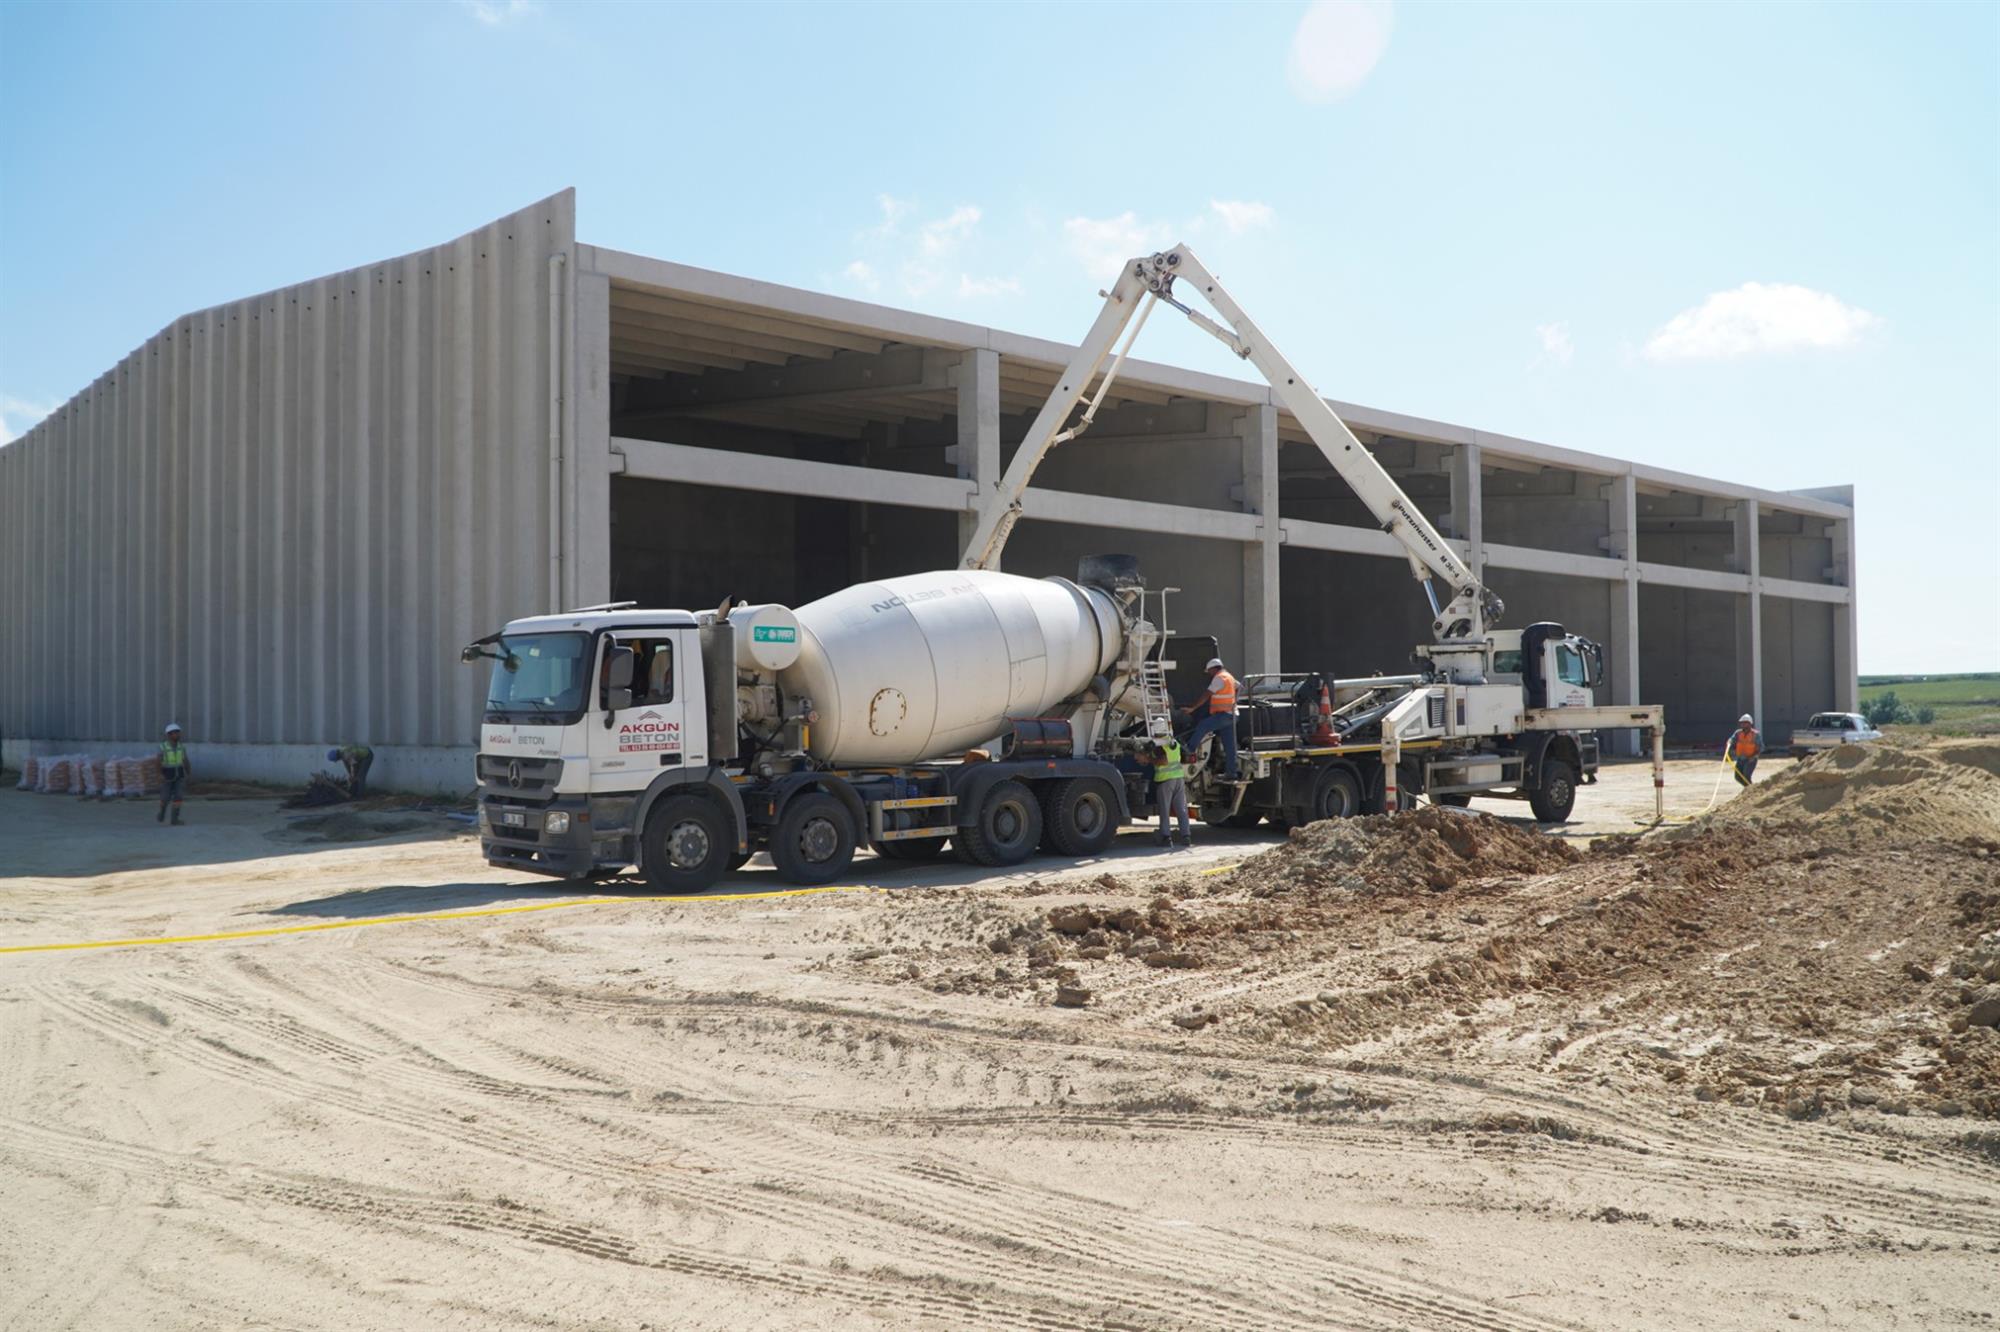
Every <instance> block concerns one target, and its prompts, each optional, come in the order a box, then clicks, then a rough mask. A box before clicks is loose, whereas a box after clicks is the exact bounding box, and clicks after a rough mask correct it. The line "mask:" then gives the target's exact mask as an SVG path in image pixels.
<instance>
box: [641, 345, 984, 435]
mask: <svg viewBox="0 0 2000 1332" xmlns="http://www.w3.org/2000/svg"><path fill="white" fill-rule="evenodd" d="M954 360H955V358H953V357H951V356H949V355H948V354H946V353H942V352H938V351H935V350H932V349H929V348H924V347H891V348H890V349H889V350H887V351H885V352H883V353H882V354H881V355H879V356H870V355H867V354H865V353H862V352H840V353H838V354H836V355H834V356H833V357H831V358H829V359H827V360H824V361H804V362H793V363H791V364H789V365H781V366H760V367H757V368H755V369H744V370H738V371H736V372H734V373H725V374H706V375H701V376H698V377H694V378H690V379H687V380H680V381H671V382H670V381H665V380H662V381H660V382H658V383H653V384H643V385H635V386H634V387H633V390H632V396H631V398H630V400H629V401H628V402H627V404H626V408H627V410H626V415H627V416H634V417H642V418H643V417H647V416H675V415H686V414H688V413H689V412H692V411H698V410H700V409H704V408H711V409H712V408H727V407H735V406H742V405H745V404H748V405H755V406H762V405H765V404H767V403H769V404H783V405H791V406H809V405H813V404H820V403H836V402H841V401H844V400H846V399H850V398H870V397H876V396H879V395H880V394H883V393H887V392H896V391H899V390H919V391H934V390H939V389H944V388H947V387H949V386H950V384H949V375H950V372H951V369H952V365H953V362H954Z"/></svg>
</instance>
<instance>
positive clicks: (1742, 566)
mask: <svg viewBox="0 0 2000 1332" xmlns="http://www.w3.org/2000/svg"><path fill="white" fill-rule="evenodd" d="M1735 518H1736V553H1735V561H1734V563H1735V565H1736V572H1738V573H1741V574H1748V575H1749V576H1750V593H1749V595H1748V596H1746V597H1744V598H1743V600H1742V602H1741V603H1739V604H1738V606H1737V610H1736V696H1737V698H1738V699H1739V700H1740V702H1739V703H1738V704H1737V706H1738V707H1741V708H1743V709H1745V710H1746V711H1747V712H1749V714H1750V715H1751V716H1753V717H1755V718H1756V719H1757V725H1758V726H1759V727H1762V726H1763V725H1764V722H1765V718H1764V585H1763V573H1762V564H1761V562H1760V560H1759V558H1758V553H1757V547H1758V535H1757V502H1756V501H1755V500H1740V501H1738V502H1737V504H1736V514H1735Z"/></svg>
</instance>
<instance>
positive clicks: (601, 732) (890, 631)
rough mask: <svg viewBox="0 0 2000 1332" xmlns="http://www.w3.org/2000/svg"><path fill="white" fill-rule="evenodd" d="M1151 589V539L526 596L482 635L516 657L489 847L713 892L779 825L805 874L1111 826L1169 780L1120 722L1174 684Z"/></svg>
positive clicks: (803, 878) (995, 859)
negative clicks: (905, 567)
mask: <svg viewBox="0 0 2000 1332" xmlns="http://www.w3.org/2000/svg"><path fill="white" fill-rule="evenodd" d="M1146 603H1147V593H1146V591H1145V588H1144V584H1143V581H1142V580H1141V579H1140V578H1139V577H1138V575H1137V572H1136V569H1135V568H1134V567H1133V566H1132V562H1131V561H1129V560H1125V559H1122V558H1120V557H1104V558H1101V559H1096V560H1087V561H1085V562H1084V566H1083V568H1082V569H1080V570H1079V576H1078V578H1077V579H1075V580H1071V579H1067V578H1046V579H1036V578H1022V577H1018V576H1016V575H1013V574H1005V573H993V572H984V571H963V570H947V571H943V572H939V573H927V574H915V575H911V576H909V577H904V578H891V579H885V580H883V581H881V582H875V583H864V584H860V585H857V586H854V587H849V588H846V589H844V590H843V591H840V592H837V593H835V594H834V595H832V596H829V597H825V598H822V599H821V600H818V601H815V602H812V603H810V604H809V605H805V606H801V607H799V608H798V609H797V610H796V611H794V610H790V609H787V608H786V607H783V606H776V605H744V606H731V605H729V604H727V603H725V604H724V605H723V606H721V607H718V608H717V609H715V610H713V611H703V612H688V611H681V610H643V609H639V608H637V607H634V606H631V605H628V604H617V605H604V606H593V607H588V608H586V609H582V610H577V611H571V612H566V613H564V614H561V615H546V616H537V617H534V618H529V619H522V620H516V621H514V622H513V623H511V624H509V625H507V626H506V627H505V628H504V629H502V630H500V631H499V632H498V633H494V634H490V635H488V636H486V637H485V638H482V639H479V640H478V641H477V642H474V643H472V644H469V645H468V646H467V647H466V648H465V651H464V654H463V656H464V659H465V660H466V661H468V662H477V661H479V660H481V659H485V658H490V659H491V660H492V666H491V668H490V670H491V674H490V683H489V688H488V691H487V697H486V703H485V714H484V718H483V722H482V725H481V730H480V745H479V755H478V759H477V763H478V777H479V784H480V800H479V823H480V835H481V844H482V847H483V849H484V851H485V855H486V858H487V860H488V861H489V862H490V863H492V864H495V865H502V866H507V867H510V868H517V869H524V870H531V871H536V872H540V873H546V874H556V875H562V876H565V877H573V878H581V877H587V876H589V875H591V874H593V873H597V872H601V871H605V870H615V869H619V868H623V867H624V866H626V865H631V864H637V865H638V866H639V867H640V868H641V870H642V871H643V872H644V874H645V875H646V877H647V879H648V880H649V881H650V882H651V883H652V884H653V885H654V886H655V887H657V888H659V889H660V890H662V891H670V892H693V891H700V890H701V889H703V888H706V887H708V886H709V885H710V884H711V883H713V882H714V881H715V879H716V878H717V877H718V876H720V875H721V874H723V873H725V872H726V871H728V870H731V869H734V868H736V867H738V866H740V865H742V864H743V862H744V861H745V860H747V859H748V858H749V856H750V855H751V854H752V853H753V852H754V851H756V850H760V849H762V850H767V851H768V852H769V853H770V857H771V861H772V863H773V865H775V866H776V868H777V870H778V872H779V874H780V876H781V877H783V878H784V879H786V880H788V881H790V882H794V883H803V884H814V883H825V882H827V881H829V880H831V879H833V878H836V877H838V876H839V875H840V874H842V873H844V872H845V871H846V869H847V867H848V864H849V863H850V862H851V861H852V859H853V857H854V853H855V850H856V848H857V847H859V846H862V845H868V846H872V847H874V848H875V850H876V851H878V852H879V853H881V854H882V855H885V856H889V857H892V858H896V859H903V860H915V859H922V858H927V857H930V856H934V855H936V854H938V852H939V851H941V850H942V849H943V848H944V847H945V845H946V843H947V839H949V842H950V844H951V845H952V846H953V847H954V848H955V849H956V850H957V852H958V854H959V855H960V857H961V858H963V859H965V860H967V861H970V862H972V863H976V864H982V865H1010V864H1014V863H1017V862H1018V861H1021V860H1023V859H1025V858H1026V857H1027V856H1028V855H1030V854H1031V853H1033V852H1034V851H1035V850H1036V849H1037V848H1047V849H1049V850H1053V851H1056V852H1060V853H1062V854H1066V855H1089V854H1092V853H1094V852H1098V851H1102V850H1103V849H1105V848H1106V847H1107V846H1109V845H1110V843H1111V839H1112V837H1113V836H1114V835H1115V834H1116V832H1117V830H1118V827H1119V825H1121V824H1122V823H1124V822H1125V821H1126V820H1127V819H1128V818H1129V817H1130V816H1131V813H1132V807H1133V798H1132V794H1131V793H1132V792H1133V791H1134V790H1135V789H1137V790H1138V791H1139V792H1141V794H1142V796H1143V792H1144V790H1145V788H1144V786H1143V774H1142V773H1141V772H1140V770H1139V766H1138V765H1137V764H1136V763H1134V762H1132V761H1131V758H1130V754H1131V752H1132V750H1133V749H1134V748H1135V747H1136V744H1137V743H1138V742H1137V741H1135V740H1131V739H1119V737H1121V736H1125V735H1126V734H1127V733H1129V732H1132V731H1134V730H1135V729H1136V730H1138V731H1139V732H1140V733H1141V734H1143V722H1144V718H1145V712H1146V706H1147V703H1148V700H1149V698H1150V699H1151V700H1152V701H1153V702H1154V703H1156V704H1157V703H1158V699H1157V697H1154V696H1152V695H1148V694H1147V693H1146V691H1145V690H1144V689H1143V688H1141V687H1140V681H1141V680H1142V679H1143V677H1144V676H1145V675H1146V673H1147V667H1146V666H1145V663H1146V662H1147V660H1148V659H1149V657H1150V656H1151V655H1153V654H1154V649H1155V648H1156V647H1157V644H1158V641H1159V633H1158V631H1157V630H1156V629H1155V628H1154V627H1153V625H1152V624H1151V623H1150V622H1149V621H1148V620H1147V619H1146V617H1145V610H1146ZM1121 756H1122V757H1121Z"/></svg>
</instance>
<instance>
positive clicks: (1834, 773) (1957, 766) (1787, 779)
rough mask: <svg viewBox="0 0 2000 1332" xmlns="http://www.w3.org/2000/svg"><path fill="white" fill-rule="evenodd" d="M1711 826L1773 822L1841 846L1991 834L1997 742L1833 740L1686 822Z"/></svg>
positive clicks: (1998, 812)
mask: <svg viewBox="0 0 2000 1332" xmlns="http://www.w3.org/2000/svg"><path fill="white" fill-rule="evenodd" d="M1711 827H1747V828H1755V829H1763V830H1776V829H1780V828H1782V829H1787V830H1791V831H1796V832H1798V833H1801V834H1804V835H1809V836H1811V837H1813V838H1816V839H1819V840H1822V841H1837V842H1842V843H1846V844H1849V845H1858V844H1862V843H1868V842H1884V843H1887V842H1910V841H1926V840H1935V839H1947V840H1957V839H1962V838H1966V837H1981V838H1987V839H2000V741H1995V740H1961V741H1951V742H1946V743H1944V744H1938V745H1929V746H1922V747H1919V746H1912V745H1903V744H1898V743H1895V742H1892V741H1882V742H1878V743H1875V744H1869V745H1841V746H1839V747H1837V748H1835V749H1830V750H1827V751H1825V752H1824V753H1820V754H1815V755H1813V756H1812V757H1811V758H1809V759H1807V760H1805V761H1804V762H1802V763H1798V764H1795V765H1794V766H1792V767H1790V768H1788V769H1786V770H1785V771H1784V772H1783V773H1781V774H1779V775H1778V776H1776V777H1774V778H1772V779H1771V780H1770V781H1768V782H1759V783H1756V784H1755V785H1753V786H1751V787H1750V788H1749V789H1748V790H1746V791H1744V792H1743V793H1742V794H1741V795H1739V796H1737V797H1736V799H1734V800H1731V801H1730V802H1729V803H1728V804H1726V805H1723V806H1722V807H1721V808H1720V809H1718V810H1716V811H1715V812H1714V813H1712V814H1708V815H1705V816H1704V817H1703V818H1701V819H1699V820H1697V821H1696V823H1695V824H1694V825H1693V828H1694V830H1696V831H1701V830H1704V829H1707V828H1711Z"/></svg>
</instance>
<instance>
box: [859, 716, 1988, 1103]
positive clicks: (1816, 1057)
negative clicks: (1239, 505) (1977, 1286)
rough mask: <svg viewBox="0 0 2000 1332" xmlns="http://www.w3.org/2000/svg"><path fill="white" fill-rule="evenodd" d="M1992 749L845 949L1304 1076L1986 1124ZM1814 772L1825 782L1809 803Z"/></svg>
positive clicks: (938, 926) (934, 984) (898, 920)
mask: <svg viewBox="0 0 2000 1332" xmlns="http://www.w3.org/2000/svg"><path fill="white" fill-rule="evenodd" d="M1996 755H2000V746H1996V745H1993V744H1991V743H1990V742H1988V743H1985V744H1979V743H1973V744H1964V745H1941V746H1936V747H1934V748H1930V749H1924V750H1906V749H1898V748H1893V747H1887V746H1885V747H1880V748H1875V749H1869V750H1865V751H1861V750H1850V751H1836V752H1835V753H1834V754H1832V755H1829V756H1828V757H1826V758H1824V759H1816V760H1814V761H1813V762H1812V763H1810V764H1806V765H1801V768H1800V769H1798V770H1795V771H1793V772H1790V773H1787V774H1785V775H1784V776H1781V777H1779V778H1777V779H1775V780H1773V781H1771V782H1769V783H1765V784H1760V786H1759V787H1758V788H1756V789H1754V790H1753V791H1751V792H1749V793H1747V794H1746V795H1744V796H1742V797H1740V798H1739V801H1738V804H1739V805H1740V808H1736V807H1732V808H1731V809H1730V810H1728V811H1726V812H1725V813H1724V814H1723V815H1721V816H1713V817H1709V818H1707V819H1705V820H1703V821H1701V822H1700V823H1699V824H1698V825H1697V826H1695V827H1692V828H1688V829H1681V830H1677V831H1676V832H1675V833H1674V834H1672V835H1670V836H1662V837H1650V838H1645V839H1635V838H1621V839H1615V840H1612V841H1607V842H1604V843H1600V844H1599V845H1598V846H1596V847H1595V848H1593V849H1592V850H1591V851H1590V852H1588V853H1581V852H1578V851H1577V850H1575V849H1574V848H1573V847H1572V846H1570V845H1569V844H1568V843H1566V842H1562V841H1558V840H1556V839H1553V838H1549V837H1546V836H1544V835H1542V834H1539V833H1536V832H1533V831H1532V830H1528V829H1524V828H1521V827H1518V826H1515V825H1512V824H1508V823H1506V822H1503V821H1501V820H1497V819H1490V818H1479V817H1468V816H1466V815H1464V814H1462V813H1459V812H1456V811H1448V810H1421V811H1416V812H1412V813H1406V814H1398V815H1394V816H1391V817H1374V818H1363V819H1354V820H1348V821H1343V822H1329V823H1322V824H1316V825H1310V826H1308V827H1306V828H1303V829H1300V830H1298V831H1296V832H1295V833H1294V834H1293V836H1292V838H1291V839H1290V840H1289V841H1287V842H1286V843H1285V844H1283V845H1282V846H1278V847H1275V848H1273V849H1271V850H1269V851H1267V852H1264V853H1262V854H1260V855H1258V856H1255V857H1252V858H1251V859H1250V860H1247V861H1245V862H1244V863H1243V864H1242V865H1240V866H1238V867H1237V868H1236V870H1235V871H1234V872H1233V873H1229V874H1227V875H1215V874H1212V873H1211V874H1206V875H1204V874H1194V873H1189V872H1187V871H1179V872H1170V873H1167V874H1164V875H1154V876H1143V875H1131V876H1127V877H1125V878H1123V879H1121V878H1118V877H1114V876H1111V875H1105V876H1103V877H1102V878H1100V879H1099V880H1098V881H1097V882H1096V883H1095V884H1094V885H1092V886H1091V889H1090V891H1089V892H1088V894H1087V896H1085V897H1084V899H1083V900H1076V898H1075V896H1074V894H1075V892H1076V886H1075V885H1074V884H1072V885H1069V893H1068V894H1067V895H1071V899H1072V900H1068V901H1064V902H1061V903H1059V904H1056V905H1037V904H1036V903H1035V902H1034V901H1033V900H1032V897H1033V896H1034V895H1035V894H1034V893H1033V892H1032V890H1031V892H1030V893H1028V894H1023V895H1020V896H1016V897H1012V898H998V899H995V898H987V899H984V900H982V901H981V902H979V903H978V904H977V905H976V906H973V905H969V904H967V903H965V901H964V900H963V899H962V898H960V899H958V900H957V901H951V900H948V899H946V898H942V897H940V898H938V899H937V900H934V901H926V900H925V899H924V898H922V897H916V896H906V895H898V897H899V903H898V904H899V906H901V907H902V908H903V909H902V910H900V911H898V912H896V913H895V915H894V916H893V917H892V920H893V921H894V924H893V925H892V926H891V927H890V928H889V930H888V931H887V932H886V933H885V934H884V935H883V937H881V938H879V939H875V940H857V942H873V943H875V944H876V945H877V946H875V947H870V948H861V949H857V950H856V951H855V952H853V953H851V954H850V955H849V959H851V960H852V961H853V962H858V963H859V964H860V967H859V969H860V970H862V971H864V972H865V974H868V975H869V976H871V977H872V978H874V979H878V980H886V981H891V982H904V983H915V984H920V985H923V986H925V987H927V988H929V989H932V990H935V991H939V992H958V993H978V994H985V995H994V996H1000V997H1007V998H1012V999H1014V1000H1016V1001H1017V1002H1020V1003H1023V1004H1026V1005H1049V1004H1053V1005H1057V1006H1063V1007H1088V1008H1092V1009H1097V1010H1100V1011H1103V1012H1105V1013H1106V1014H1107V1015H1110V1016H1116V1017H1117V1018H1118V1019H1119V1020H1121V1021H1126V1022H1132V1021H1137V1022H1142V1023H1147V1024H1158V1025H1160V1026H1166V1025H1168V1024H1172V1025H1175V1026H1179V1027H1182V1028H1184V1029H1187V1030H1189V1031H1192V1032H1202V1033H1204V1034H1203V1035H1202V1037H1201V1039H1204V1040H1208V1039H1216V1038H1225V1039H1226V1038H1232V1037H1233V1038H1237V1039H1247V1040H1253V1041H1263V1042H1270V1043H1275V1044H1280V1045H1284V1046H1288V1047H1292V1048H1296V1049H1298V1050H1300V1051H1301V1052H1302V1053H1310V1054H1312V1055H1314V1056H1317V1057H1330V1058H1336V1059H1342V1060H1354V1059H1362V1060H1383V1059H1388V1060H1396V1061H1400V1060H1404V1059H1409V1060H1414V1061H1418V1062H1421V1063H1423V1064H1425V1065H1426V1066H1429V1065H1432V1064H1439V1063H1442V1064H1446V1065H1449V1064H1453V1063H1457V1062H1460V1061H1469V1062H1472V1063H1477V1064H1492V1063H1496V1062H1497V1063H1501V1064H1526V1065H1528V1066H1530V1067H1534V1068H1538V1069H1541V1070H1544V1071H1548V1072H1553V1073H1557V1074H1560V1075H1565V1076H1589V1077H1594V1078H1598V1079H1600V1080H1606V1081H1608V1082H1609V1083H1610V1084H1611V1085H1619V1086H1630V1087H1633V1088H1634V1089H1650V1090H1651V1092H1652V1093H1653V1094H1657V1095H1664V1096H1666V1097H1669V1098H1671V1099H1675V1100H1678V1101H1680V1102H1682V1103H1683V1104H1687V1105H1689V1106H1690V1108H1692V1103H1693V1102H1697V1101H1729V1102H1733V1103H1736V1104H1745V1105H1752V1104H1754V1105H1761V1106H1765V1107H1767V1108H1770V1109H1773V1110H1779V1111H1783V1112H1785V1113H1787V1114H1790V1115H1792V1116H1794V1117H1798V1118H1808V1117H1815V1116H1818V1115H1822V1114H1826V1113H1832V1112H1847V1111H1853V1112H1860V1113H1870V1114H1872V1113H1876V1112H1877V1111H1880V1112H1884V1113H1890V1114H1899V1113H1911V1112H1917V1111H1922V1112H1927V1113H1935V1114H1938V1115H1944V1116H1952V1115H1969V1116H1974V1117H1980V1118H1986V1119H1996V1118H2000V777H1996V775H1995V774H1994V772H1993V771H1992V770H1991V765H1992V764H1993V762H1994V759H1995V757H1996ZM1815 773H1821V774H1825V773H1832V774H1839V775H1841V776H1842V777H1843V778H1846V779H1849V780H1846V781H1845V783H1844V785H1842V786H1841V787H1839V788H1837V794H1838V799H1830V798H1828V796H1827V794H1826V793H1827V792H1829V791H1835V790H1836V788H1834V787H1832V786H1829V785H1828V784H1827V783H1826V782H1825V781H1824V780H1823V779H1822V778H1820V777H1816V776H1814V774H1815ZM1857 774H1858V775H1857ZM1989 797H1991V798H1990V799H1989ZM1024 899H1027V900H1024ZM837 965H838V964H837ZM1209 1028H1214V1030H1213V1031H1212V1032H1211V1031H1209V1030H1208V1029H1209Z"/></svg>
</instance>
